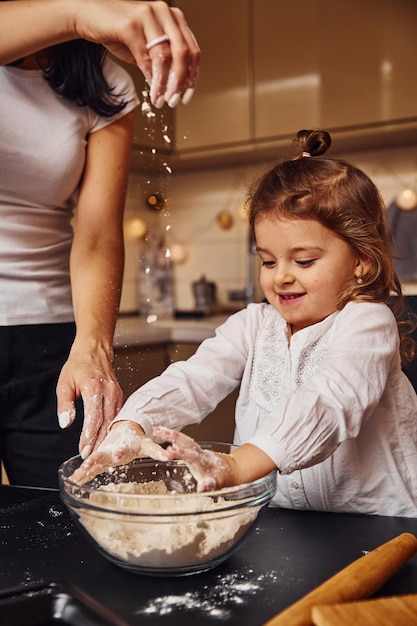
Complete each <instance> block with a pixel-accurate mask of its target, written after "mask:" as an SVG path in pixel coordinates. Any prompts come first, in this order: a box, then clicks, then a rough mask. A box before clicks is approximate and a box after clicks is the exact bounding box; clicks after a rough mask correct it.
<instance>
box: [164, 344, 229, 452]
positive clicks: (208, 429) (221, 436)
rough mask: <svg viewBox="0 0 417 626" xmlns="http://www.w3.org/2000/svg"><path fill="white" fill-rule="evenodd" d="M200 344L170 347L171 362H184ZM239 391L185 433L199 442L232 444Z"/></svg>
mask: <svg viewBox="0 0 417 626" xmlns="http://www.w3.org/2000/svg"><path fill="white" fill-rule="evenodd" d="M198 345H199V344H197V343H196V344H186V343H183V344H181V343H177V344H171V345H170V346H169V352H170V360H171V362H174V361H184V360H186V359H188V358H189V357H190V356H191V355H192V354H194V352H195V351H196V350H197V348H198ZM238 393H239V390H238V389H237V390H236V391H233V392H232V393H231V394H230V395H229V396H228V397H227V398H225V399H224V400H222V402H220V403H219V404H218V405H217V407H216V409H215V410H214V411H213V413H211V414H210V415H208V416H207V417H206V418H205V419H204V420H203V422H202V423H201V424H193V425H192V426H186V427H185V428H184V432H185V433H186V434H187V435H190V436H191V437H193V439H196V440H197V441H224V442H226V443H232V441H233V433H234V429H235V406H236V400H237V396H238Z"/></svg>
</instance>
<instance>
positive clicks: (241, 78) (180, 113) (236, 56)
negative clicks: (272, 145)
mask: <svg viewBox="0 0 417 626" xmlns="http://www.w3.org/2000/svg"><path fill="white" fill-rule="evenodd" d="M175 5H176V6H178V7H179V8H180V9H182V11H183V12H184V14H185V16H186V19H187V22H188V24H189V25H190V27H191V29H192V31H193V32H194V34H195V36H196V38H197V41H198V43H199V45H200V48H201V50H202V56H201V71H200V79H199V83H198V88H197V90H196V92H195V94H194V97H193V99H192V101H191V102H190V104H188V105H187V106H185V107H182V106H179V107H177V109H176V110H175V147H176V150H177V151H178V152H180V153H186V152H187V151H189V150H195V149H196V148H197V149H200V148H202V147H204V148H207V149H210V147H212V146H221V145H223V146H226V145H228V144H231V143H238V144H239V143H241V142H248V141H249V140H250V136H251V127H250V109H249V99H250V89H249V84H250V67H249V62H248V60H249V47H250V42H249V37H248V28H249V25H248V15H249V10H248V4H247V2H246V0H227V2H225V1H224V0H198V2H196V1H195V0H177V1H176V2H175Z"/></svg>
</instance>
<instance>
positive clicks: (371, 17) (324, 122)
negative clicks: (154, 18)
mask: <svg viewBox="0 0 417 626" xmlns="http://www.w3.org/2000/svg"><path fill="white" fill-rule="evenodd" d="M176 4H177V5H178V6H179V7H180V8H181V9H182V10H183V11H184V13H185V15H186V17H187V20H188V23H189V25H190V27H191V28H192V30H193V31H194V32H195V34H196V37H197V39H198V41H199V43H200V46H201V48H202V63H201V79H200V83H199V86H198V89H197V91H196V94H195V97H194V99H193V100H192V102H191V103H190V104H189V105H188V106H187V107H178V109H177V110H176V112H175V129H176V152H177V153H178V155H177V156H178V163H179V164H181V163H184V164H186V165H187V164H188V165H189V166H192V165H193V163H194V164H198V163H199V162H200V163H201V162H203V161H205V160H206V161H207V159H210V158H212V159H213V160H214V162H216V161H218V162H220V161H221V160H222V157H223V160H234V159H236V158H237V157H238V155H239V154H241V155H245V156H246V158H251V157H253V156H256V155H258V156H259V155H262V154H263V153H265V154H269V153H272V154H274V152H275V150H276V149H277V148H278V147H281V145H283V143H284V144H285V145H286V146H288V141H289V140H290V139H291V138H292V137H293V136H294V134H295V133H296V131H297V130H298V129H300V128H306V127H322V128H326V129H328V130H330V131H332V133H333V134H334V137H335V138H336V137H337V138H338V142H337V145H338V147H340V148H342V149H343V148H344V147H350V146H354V147H366V146H369V147H375V146H378V145H394V144H396V143H397V144H398V143H400V142H401V143H410V142H411V141H415V140H416V137H417V81H416V80H415V76H416V75H417V52H416V41H417V2H415V1H414V0H351V1H350V2H335V1H334V0H292V2H287V3H284V2H279V1H277V0H227V2H222V1H220V0H198V2H195V0H177V2H176Z"/></svg>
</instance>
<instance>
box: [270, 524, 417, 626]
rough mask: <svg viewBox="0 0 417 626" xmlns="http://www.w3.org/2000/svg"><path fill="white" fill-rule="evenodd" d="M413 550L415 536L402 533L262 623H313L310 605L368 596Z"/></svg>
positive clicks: (296, 625)
mask: <svg viewBox="0 0 417 626" xmlns="http://www.w3.org/2000/svg"><path fill="white" fill-rule="evenodd" d="M416 552H417V538H416V537H415V536H414V535H412V534H411V533H402V534H401V535H398V536H397V537H395V538H394V539H391V540H390V541H387V542H386V543H384V544H382V545H381V546H379V547H378V548H375V550H372V552H369V553H367V554H365V555H364V556H362V557H360V558H359V559H357V560H356V561H353V563H351V564H350V565H348V566H347V567H345V568H344V569H342V570H341V571H340V572H338V573H337V574H335V575H334V576H332V577H331V578H329V579H328V580H326V581H325V582H324V583H322V584H321V585H319V586H318V587H316V588H315V589H313V591H311V592H310V593H308V594H307V595H306V596H304V597H303V598H301V600H298V601H297V602H295V603H294V604H292V605H291V606H290V607H288V608H287V609H285V610H284V611H282V612H281V613H279V614H278V615H276V616H275V617H273V618H272V619H271V620H269V621H268V622H267V623H266V624H265V625H264V626H312V624H313V621H312V609H313V607H315V606H317V605H322V604H332V603H338V602H345V601H348V600H360V599H361V598H368V597H369V596H371V595H372V594H373V593H374V592H375V591H376V590H377V589H379V587H381V586H382V585H383V584H384V583H385V582H386V581H387V580H388V579H389V578H390V577H391V576H392V575H393V574H394V573H395V572H396V571H397V570H398V569H400V567H401V566H402V565H404V563H405V562H406V561H407V560H408V559H409V558H410V557H411V556H412V555H413V554H415V553H416Z"/></svg>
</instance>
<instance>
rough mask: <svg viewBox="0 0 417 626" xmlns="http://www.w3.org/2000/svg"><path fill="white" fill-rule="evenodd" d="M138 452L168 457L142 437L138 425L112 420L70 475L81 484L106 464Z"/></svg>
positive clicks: (161, 458)
mask: <svg viewBox="0 0 417 626" xmlns="http://www.w3.org/2000/svg"><path fill="white" fill-rule="evenodd" d="M139 456H149V457H151V458H153V459H156V460H158V461H167V460H169V457H168V455H167V454H166V453H165V450H164V449H163V448H161V446H160V445H158V444H156V443H154V442H153V441H152V440H151V439H149V437H146V435H145V433H144V431H143V429H142V428H141V426H139V425H138V424H136V423H135V422H130V421H123V422H116V423H115V424H113V426H112V427H111V429H110V432H109V434H108V435H107V437H106V438H105V440H104V441H103V443H102V444H101V445H100V446H99V448H98V449H97V451H96V452H93V453H92V454H91V455H90V456H89V457H88V459H86V460H85V461H83V463H82V464H81V465H80V467H79V468H78V469H77V470H75V472H74V473H73V474H72V476H70V479H71V480H73V481H74V482H75V483H77V484H79V485H83V484H84V483H86V482H88V481H89V480H92V479H93V478H94V476H97V474H101V473H102V472H104V471H106V470H107V469H108V468H109V467H115V466H117V465H124V464H126V463H129V462H130V461H133V459H136V458H138V457H139Z"/></svg>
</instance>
